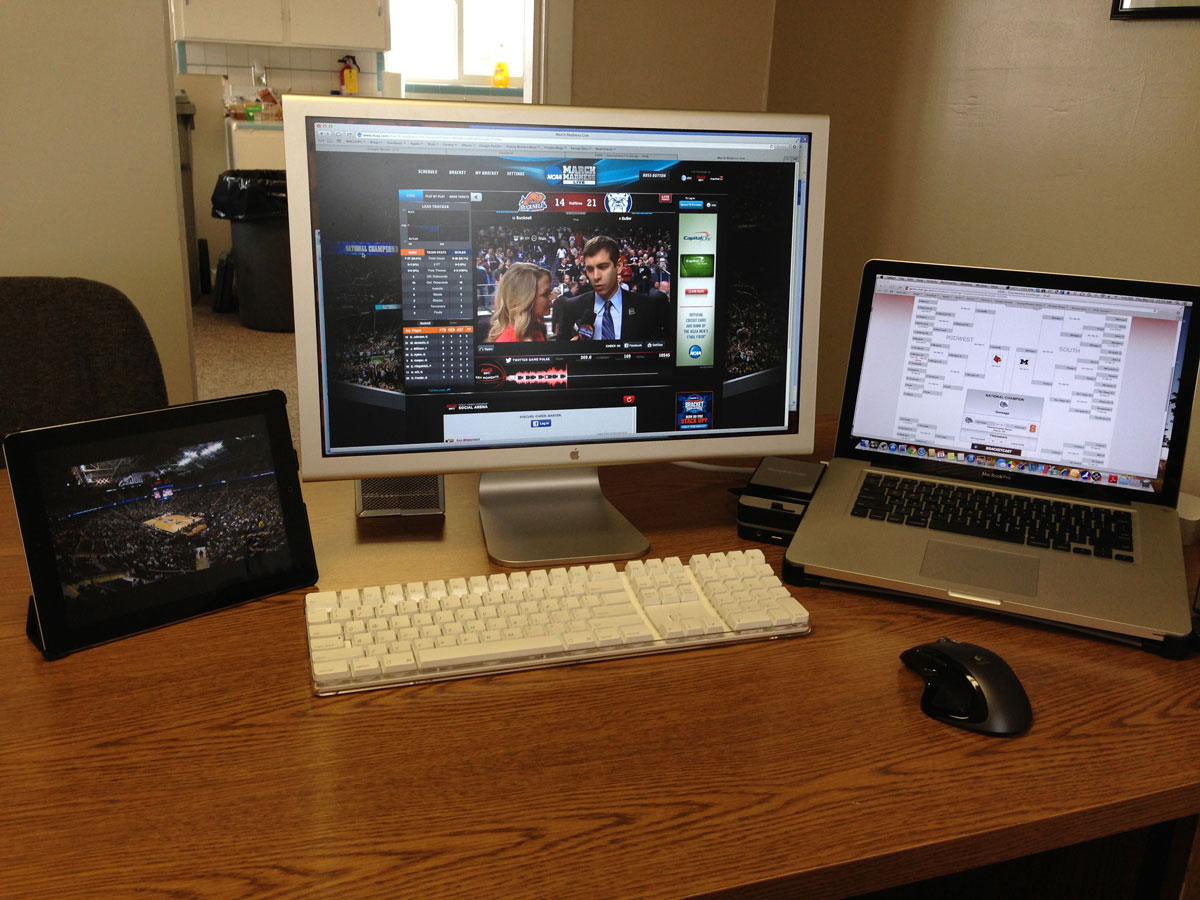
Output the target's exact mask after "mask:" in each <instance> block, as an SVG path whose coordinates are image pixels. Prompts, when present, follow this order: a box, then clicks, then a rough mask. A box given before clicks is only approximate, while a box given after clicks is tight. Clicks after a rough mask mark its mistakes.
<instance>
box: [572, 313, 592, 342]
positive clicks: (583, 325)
mask: <svg viewBox="0 0 1200 900" xmlns="http://www.w3.org/2000/svg"><path fill="white" fill-rule="evenodd" d="M575 336H576V337H577V338H579V339H580V340H581V341H590V340H592V339H593V338H594V337H595V336H596V311H595V310H594V309H592V310H588V312H587V315H585V316H584V317H583V318H582V319H580V320H579V321H578V322H576V323H575Z"/></svg>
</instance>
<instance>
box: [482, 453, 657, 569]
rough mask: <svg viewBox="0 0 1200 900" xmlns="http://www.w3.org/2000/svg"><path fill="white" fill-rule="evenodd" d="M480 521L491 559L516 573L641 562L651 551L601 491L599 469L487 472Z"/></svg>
mask: <svg viewBox="0 0 1200 900" xmlns="http://www.w3.org/2000/svg"><path fill="white" fill-rule="evenodd" d="M479 520H480V521H481V522H482V523H483V537H484V540H485V541H486V542H487V552H488V556H490V557H491V558H492V559H493V560H495V561H496V562H498V563H499V564H500V565H502V566H511V567H513V568H532V567H536V566H545V565H566V564H574V563H581V562H588V561H594V560H605V559H635V558H637V557H639V556H641V555H642V554H644V553H645V552H646V551H647V550H649V549H650V542H649V541H648V540H646V536H645V535H644V534H642V533H641V532H640V531H638V530H637V529H636V528H634V527H633V525H632V524H631V523H630V521H629V520H628V519H626V518H625V517H624V516H623V515H621V513H619V512H618V511H617V509H616V507H615V506H613V505H612V504H611V503H609V502H608V499H607V498H606V497H605V496H604V493H603V492H602V491H601V490H600V475H599V473H598V472H597V471H596V467H595V466H580V467H575V468H565V469H523V470H521V471H516V472H484V473H483V474H481V475H480V476H479Z"/></svg>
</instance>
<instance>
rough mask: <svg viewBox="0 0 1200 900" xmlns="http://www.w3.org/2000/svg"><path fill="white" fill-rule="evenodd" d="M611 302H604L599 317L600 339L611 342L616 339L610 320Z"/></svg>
mask: <svg viewBox="0 0 1200 900" xmlns="http://www.w3.org/2000/svg"><path fill="white" fill-rule="evenodd" d="M612 308H613V305H612V301H611V300H605V301H604V313H603V314H602V315H601V316H600V339H601V340H604V341H611V340H613V339H615V338H616V336H617V332H616V330H615V329H614V328H613V320H612Z"/></svg>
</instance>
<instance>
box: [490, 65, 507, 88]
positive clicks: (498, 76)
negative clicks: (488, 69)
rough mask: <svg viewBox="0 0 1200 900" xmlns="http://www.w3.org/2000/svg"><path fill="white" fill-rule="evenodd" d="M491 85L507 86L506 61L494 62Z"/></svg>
mask: <svg viewBox="0 0 1200 900" xmlns="http://www.w3.org/2000/svg"><path fill="white" fill-rule="evenodd" d="M492 87H508V63H505V62H498V63H496V70H495V71H494V72H492Z"/></svg>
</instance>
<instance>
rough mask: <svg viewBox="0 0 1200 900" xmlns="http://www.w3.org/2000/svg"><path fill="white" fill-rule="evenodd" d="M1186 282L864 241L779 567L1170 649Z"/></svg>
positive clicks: (1187, 321) (1199, 347)
mask: <svg viewBox="0 0 1200 900" xmlns="http://www.w3.org/2000/svg"><path fill="white" fill-rule="evenodd" d="M1197 303H1200V288H1196V287H1189V286H1183V285H1168V284H1153V283H1148V282H1134V281H1122V280H1115V279H1102V278H1089V277H1082V276H1074V275H1049V274H1040V273H1031V272H1012V271H1004V270H990V269H988V270H985V269H974V268H963V267H957V266H943V265H932V264H923V263H906V262H893V261H883V260H872V261H871V262H869V263H867V265H866V267H865V269H864V272H863V281H862V288H861V293H860V297H859V306H858V318H857V322H856V325H855V333H854V339H853V343H852V347H851V353H850V364H849V368H848V372H847V378H846V390H845V396H844V399H843V402H842V411H841V419H840V421H839V424H838V436H837V447H836V452H835V454H834V458H833V459H831V460H830V461H829V466H828V469H827V471H826V473H825V476H824V478H823V480H822V481H821V484H820V487H819V489H818V490H817V492H816V494H815V495H814V497H813V499H812V502H811V504H810V505H809V507H808V511H807V512H806V514H805V516H804V518H803V520H802V521H801V523H800V526H799V528H798V529H797V531H796V535H795V538H794V539H793V540H792V543H791V545H790V546H789V548H788V550H787V553H786V554H785V562H784V571H785V577H787V578H788V580H790V581H793V582H795V583H801V582H812V581H814V580H818V581H833V582H848V583H852V584H856V585H863V586H868V587H872V588H876V589H880V590H883V591H888V592H899V593H902V594H907V595H917V596H921V597H928V598H932V599H935V600H941V601H948V602H951V603H956V604H961V605H963V606H968V607H974V608H979V609H985V610H992V611H995V612H1000V613H1008V614H1011V615H1015V616H1022V617H1026V618H1031V619H1037V620H1042V621H1047V622H1053V623H1057V624H1060V625H1065V626H1070V627H1074V628H1079V629H1084V630H1087V631H1090V632H1095V633H1099V634H1103V635H1105V636H1107V637H1112V638H1117V639H1121V640H1126V641H1128V642H1131V643H1136V644H1140V645H1142V646H1145V647H1147V648H1148V649H1154V650H1157V651H1158V652H1162V653H1165V654H1168V655H1177V654H1179V653H1182V652H1184V645H1185V644H1186V639H1187V635H1188V634H1189V633H1190V631H1191V618H1190V612H1189V608H1188V597H1187V585H1186V578H1185V573H1184V562H1183V552H1182V546H1181V539H1180V531H1179V518H1178V515H1177V513H1176V511H1175V503H1176V499H1177V497H1178V493H1179V480H1180V474H1181V471H1182V466H1183V452H1184V449H1185V446H1186V443H1187V431H1188V418H1189V415H1190V411H1191V407H1192V395H1193V392H1194V390H1195V383H1196V368H1197V360H1198V354H1200V343H1198V341H1200V335H1198V333H1197V332H1198V331H1200V329H1197V328H1195V327H1192V326H1193V323H1192V318H1193V317H1194V315H1195V313H1196V305H1197Z"/></svg>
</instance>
